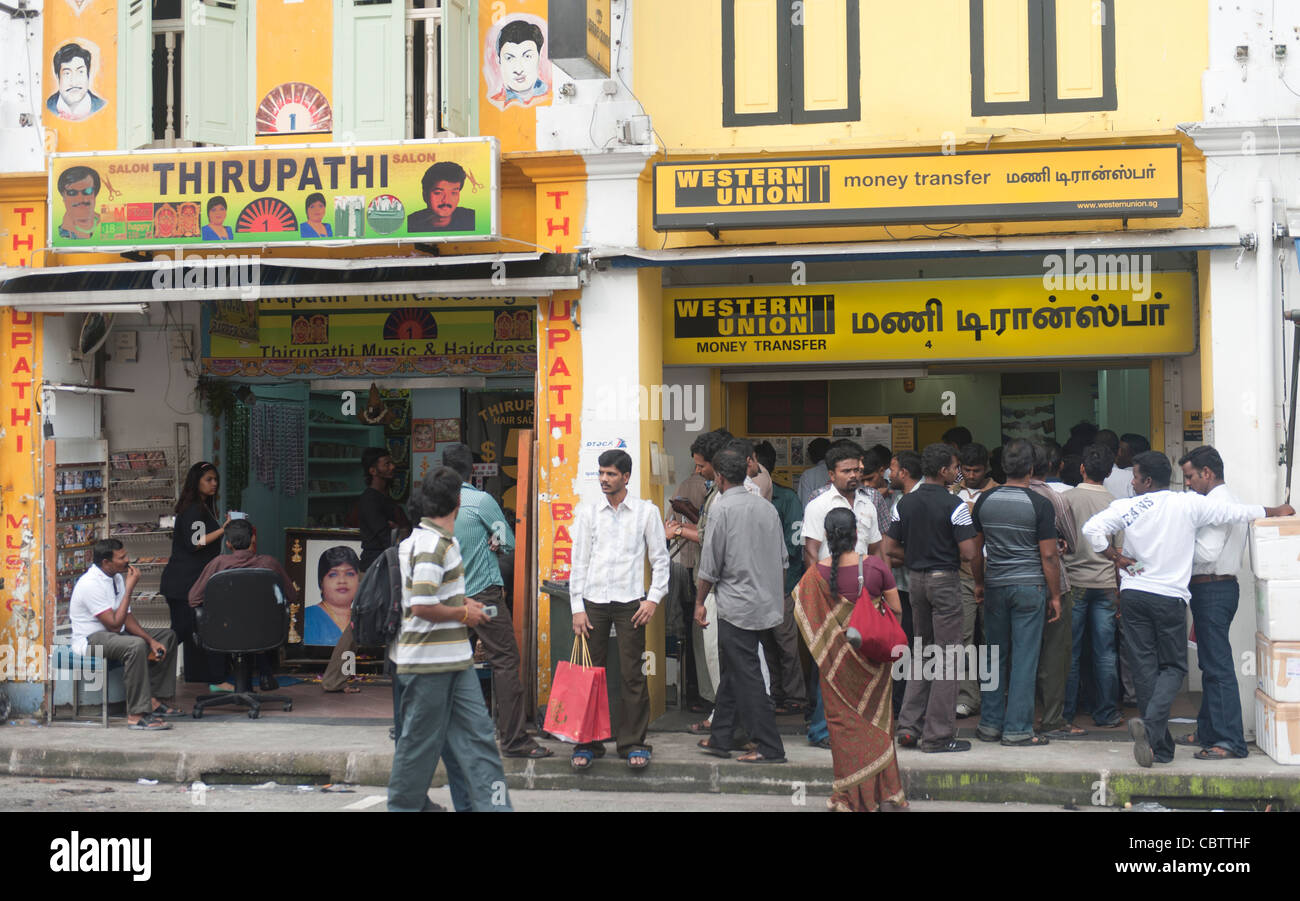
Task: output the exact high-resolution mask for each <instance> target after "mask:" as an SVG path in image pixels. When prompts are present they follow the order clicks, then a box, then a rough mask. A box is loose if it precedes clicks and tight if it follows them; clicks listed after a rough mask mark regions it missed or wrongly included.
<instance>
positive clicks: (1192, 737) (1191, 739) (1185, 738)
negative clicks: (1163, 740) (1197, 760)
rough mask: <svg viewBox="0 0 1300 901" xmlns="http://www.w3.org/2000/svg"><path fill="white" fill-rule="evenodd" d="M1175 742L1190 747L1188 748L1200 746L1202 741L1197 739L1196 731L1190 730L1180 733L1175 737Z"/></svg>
mask: <svg viewBox="0 0 1300 901" xmlns="http://www.w3.org/2000/svg"><path fill="white" fill-rule="evenodd" d="M1174 744H1176V745H1183V746H1184V747H1188V748H1195V747H1199V746H1200V744H1201V743H1200V742H1199V741H1197V740H1196V733H1195V732H1188V733H1187V734H1186V735H1180V736H1178V737H1177V738H1175V739H1174ZM1202 759H1206V758H1202Z"/></svg>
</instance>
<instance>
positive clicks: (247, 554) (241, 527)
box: [190, 519, 298, 691]
mask: <svg viewBox="0 0 1300 901" xmlns="http://www.w3.org/2000/svg"><path fill="white" fill-rule="evenodd" d="M226 547H228V548H229V549H230V553H229V554H222V555H221V556H220V557H215V558H213V559H212V560H210V561H209V562H208V565H207V566H205V567H203V572H202V573H201V574H200V575H199V580H198V581H197V582H195V583H194V587H193V588H191V589H190V606H191V607H198V606H200V605H202V604H203V595H204V593H205V592H206V591H207V589H208V581H209V580H210V579H211V578H212V577H213V576H215V575H216V574H217V573H219V572H223V571H225V570H227V569H269V570H271V571H272V572H274V573H275V574H276V576H277V577H278V578H279V580H280V590H281V591H282V592H284V602H285V603H286V604H292V603H293V602H294V601H295V600H297V597H298V593H297V592H296V591H294V590H293V581H292V580H291V579H290V578H289V574H288V573H286V572H285V571H284V567H282V566H281V565H280V563H279V561H277V560H276V559H275V558H274V557H268V556H266V555H265V554H259V553H258V552H257V530H256V529H254V528H253V524H252V523H251V522H249V521H248V520H247V519H232V520H231V521H230V522H229V523H227V525H226ZM256 656H257V675H258V688H260V689H261V690H262V691H275V690H276V689H277V688H279V687H280V684H279V683H278V682H276V680H275V673H274V672H273V667H272V661H273V659H274V658H273V656H272V654H271V652H270V651H267V652H266V653H264V654H258V655H256ZM230 690H231V691H234V687H233V686H232V687H231V688H230Z"/></svg>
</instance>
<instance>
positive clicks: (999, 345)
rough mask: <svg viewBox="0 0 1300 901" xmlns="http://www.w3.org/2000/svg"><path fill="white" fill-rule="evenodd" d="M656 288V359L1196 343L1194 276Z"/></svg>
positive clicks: (966, 354) (1027, 353) (912, 354)
mask: <svg viewBox="0 0 1300 901" xmlns="http://www.w3.org/2000/svg"><path fill="white" fill-rule="evenodd" d="M1063 281H1065V282H1066V284H1065V285H1064V286H1061V285H1056V284H1053V279H1051V278H1049V277H1048V276H1046V275H1045V276H1043V277H1040V278H1035V277H1027V278H970V279H928V280H924V281H891V282H859V283H854V284H820V285H807V286H805V287H803V288H801V289H800V290H798V291H797V292H795V291H791V289H790V286H789V285H767V286H763V285H735V286H727V285H723V286H714V287H703V288H670V289H665V290H664V305H663V310H664V363H665V364H666V365H674V364H675V365H694V366H726V365H731V364H737V363H760V364H761V363H806V362H808V361H809V360H816V361H817V362H825V363H829V362H855V363H856V362H864V361H867V362H872V361H891V362H894V361H907V362H926V363H937V362H945V361H950V360H1008V359H1014V360H1034V359H1039V360H1041V359H1058V358H1062V359H1072V358H1079V357H1107V358H1118V357H1148V356H1160V355H1167V354H1188V353H1191V352H1192V351H1194V350H1195V349H1196V332H1195V322H1196V277H1195V276H1194V275H1193V274H1192V273H1189V272H1155V273H1153V272H1150V271H1147V272H1146V273H1145V275H1142V276H1139V275H1137V274H1134V275H1133V277H1132V278H1131V279H1130V277H1129V273H1128V272H1127V270H1126V271H1125V274H1124V276H1123V277H1122V278H1121V277H1118V276H1117V275H1116V273H1114V272H1112V273H1110V275H1109V276H1107V275H1105V274H1103V275H1099V276H1096V277H1089V278H1088V279H1086V280H1085V279H1084V278H1082V277H1080V278H1076V279H1073V283H1071V280H1070V279H1064V280H1063Z"/></svg>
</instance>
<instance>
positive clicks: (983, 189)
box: [654, 144, 1183, 230]
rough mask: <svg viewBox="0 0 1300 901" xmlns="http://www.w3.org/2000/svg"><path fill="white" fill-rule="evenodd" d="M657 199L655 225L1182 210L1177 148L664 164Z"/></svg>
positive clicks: (1101, 215)
mask: <svg viewBox="0 0 1300 901" xmlns="http://www.w3.org/2000/svg"><path fill="white" fill-rule="evenodd" d="M654 198H655V205H654V227H655V228H657V229H660V230H666V229H680V228H715V227H716V228H759V227H762V228H770V227H772V226H786V225H854V224H872V223H896V222H952V221H976V220H1003V219H1118V218H1121V217H1136V216H1178V215H1180V214H1181V213H1182V209H1183V200H1182V165H1181V148H1180V147H1179V146H1178V145H1177V144H1145V145H1141V146H1136V147H1090V148H1084V149H1070V150H995V151H983V152H976V153H961V154H952V155H942V154H898V155H885V156H852V157H822V158H814V159H783V160H776V159H766V160H731V161H726V162H717V161H712V162H691V163H658V164H656V165H655V169H654Z"/></svg>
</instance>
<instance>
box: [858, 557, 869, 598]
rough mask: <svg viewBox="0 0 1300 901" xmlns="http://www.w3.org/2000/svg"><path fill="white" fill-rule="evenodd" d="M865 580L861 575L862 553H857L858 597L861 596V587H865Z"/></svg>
mask: <svg viewBox="0 0 1300 901" xmlns="http://www.w3.org/2000/svg"><path fill="white" fill-rule="evenodd" d="M866 584H867V581H866V579H865V578H863V575H862V555H861V554H859V555H858V597H862V589H863V588H865V587H866Z"/></svg>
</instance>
